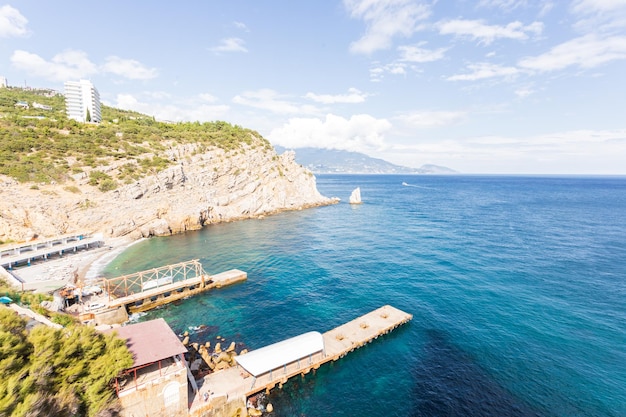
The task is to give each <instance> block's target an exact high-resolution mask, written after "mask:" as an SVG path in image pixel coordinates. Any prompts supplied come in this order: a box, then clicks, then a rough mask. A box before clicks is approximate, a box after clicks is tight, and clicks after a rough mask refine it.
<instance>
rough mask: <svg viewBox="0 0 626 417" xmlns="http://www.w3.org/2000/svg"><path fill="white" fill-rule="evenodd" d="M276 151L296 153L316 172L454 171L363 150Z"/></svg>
mask: <svg viewBox="0 0 626 417" xmlns="http://www.w3.org/2000/svg"><path fill="white" fill-rule="evenodd" d="M274 148H275V149H276V152H277V153H278V154H282V153H283V152H285V151H286V150H293V151H295V152H296V162H298V163H299V164H300V165H303V166H304V167H305V168H307V169H309V170H311V171H312V172H314V173H316V174H454V173H456V172H457V171H455V170H453V169H450V168H446V167H442V166H438V165H432V164H426V165H422V166H421V167H419V168H409V167H404V166H401V165H395V164H392V163H391V162H387V161H385V160H383V159H379V158H371V157H369V156H367V155H365V154H363V153H359V152H349V151H339V150H334V149H319V148H295V149H287V148H284V147H282V146H275V147H274Z"/></svg>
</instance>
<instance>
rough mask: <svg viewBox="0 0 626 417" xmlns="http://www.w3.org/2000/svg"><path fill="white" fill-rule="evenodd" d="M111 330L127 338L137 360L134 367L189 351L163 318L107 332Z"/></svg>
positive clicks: (129, 347) (127, 344)
mask: <svg viewBox="0 0 626 417" xmlns="http://www.w3.org/2000/svg"><path fill="white" fill-rule="evenodd" d="M110 332H117V334H118V336H119V337H120V338H121V339H126V346H128V350H130V352H131V353H132V354H133V359H134V360H135V363H134V364H133V368H136V367H139V366H142V365H147V364H149V363H153V362H158V361H160V360H162V359H166V358H171V357H172V356H175V355H179V354H181V353H185V352H187V348H186V347H185V346H184V345H183V344H182V343H181V342H180V340H178V337H177V336H176V334H175V333H174V332H173V331H172V329H171V328H170V326H169V325H168V324H167V323H166V322H165V320H163V319H162V318H159V319H156V320H150V321H145V322H143V323H136V324H130V325H128V326H124V327H119V328H117V329H112V330H110V331H108V332H107V333H110Z"/></svg>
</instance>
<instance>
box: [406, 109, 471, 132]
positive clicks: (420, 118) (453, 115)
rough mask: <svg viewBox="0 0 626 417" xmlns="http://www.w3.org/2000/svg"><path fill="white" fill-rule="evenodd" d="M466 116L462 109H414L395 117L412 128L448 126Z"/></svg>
mask: <svg viewBox="0 0 626 417" xmlns="http://www.w3.org/2000/svg"><path fill="white" fill-rule="evenodd" d="M466 117H467V113H466V112H464V111H416V112H412V113H407V114H403V115H401V116H398V117H396V119H397V120H400V121H401V122H402V123H404V124H405V125H408V126H409V127H410V128H413V129H426V128H433V127H441V126H449V125H453V124H457V123H459V122H462V121H463V120H465V119H466Z"/></svg>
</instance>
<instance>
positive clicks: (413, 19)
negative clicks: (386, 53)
mask: <svg viewBox="0 0 626 417" xmlns="http://www.w3.org/2000/svg"><path fill="white" fill-rule="evenodd" d="M343 3H344V6H345V7H346V9H347V10H348V12H349V13H350V16H351V17H352V18H354V19H361V20H363V21H364V22H365V23H366V25H367V28H366V30H365V34H364V35H363V36H362V37H361V39H359V40H357V41H356V42H353V43H352V44H351V45H350V51H351V52H353V53H363V54H370V53H372V52H375V51H377V50H379V49H387V48H389V47H390V46H391V41H392V39H393V38H394V37H396V36H398V35H401V36H404V37H408V36H411V35H412V34H413V33H414V32H415V31H416V30H417V29H418V25H417V23H418V22H419V21H421V20H424V19H426V18H428V17H429V16H430V13H431V10H430V6H429V5H426V4H416V3H415V2H413V1H411V0H344V2H343Z"/></svg>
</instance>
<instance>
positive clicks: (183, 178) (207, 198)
mask: <svg viewBox="0 0 626 417" xmlns="http://www.w3.org/2000/svg"><path fill="white" fill-rule="evenodd" d="M169 156H170V158H171V160H173V161H176V164H175V165H173V166H170V167H169V168H167V169H165V170H163V171H161V172H158V173H155V174H154V175H150V176H147V177H144V178H142V179H141V180H139V181H137V182H135V183H132V184H127V185H124V186H121V187H119V188H118V189H116V190H113V191H109V192H104V193H103V192H100V191H99V190H97V189H96V188H95V187H92V186H90V185H88V176H87V175H82V176H78V177H75V179H74V182H69V183H66V184H54V185H41V184H40V185H38V186H33V185H32V184H19V183H17V182H16V181H14V180H13V179H11V178H8V177H3V176H0V241H17V242H20V241H27V240H30V239H33V238H36V237H39V238H41V237H52V236H57V235H61V234H66V233H96V232H101V233H104V235H105V236H110V237H117V236H130V237H132V238H140V237H147V236H152V235H168V234H173V233H179V232H183V231H186V230H193V229H199V228H201V227H202V226H204V225H207V224H211V223H218V222H224V221H232V220H238V219H245V218H254V217H261V216H264V215H268V214H272V213H276V212H280V211H285V210H297V209H301V208H305V207H312V206H320V205H326V204H332V203H335V202H336V200H335V199H329V198H326V197H323V196H322V195H321V194H320V193H319V192H318V190H317V187H316V183H315V177H314V175H313V174H312V173H311V172H310V171H308V170H306V169H304V168H303V167H302V166H300V165H299V164H297V163H296V162H295V159H294V158H295V154H294V153H293V152H285V153H284V154H283V155H280V156H279V155H276V153H275V152H274V151H273V150H267V149H265V148H262V147H256V148H252V147H245V146H244V149H239V150H237V151H232V152H231V153H226V152H225V151H224V150H222V149H217V148H215V149H211V150H208V151H206V152H199V148H198V145H181V146H179V147H177V148H174V149H172V150H171V151H170V152H169ZM108 169H109V172H114V171H115V167H108ZM69 186H74V187H69ZM76 188H78V189H79V190H80V192H76V191H77V190H76Z"/></svg>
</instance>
